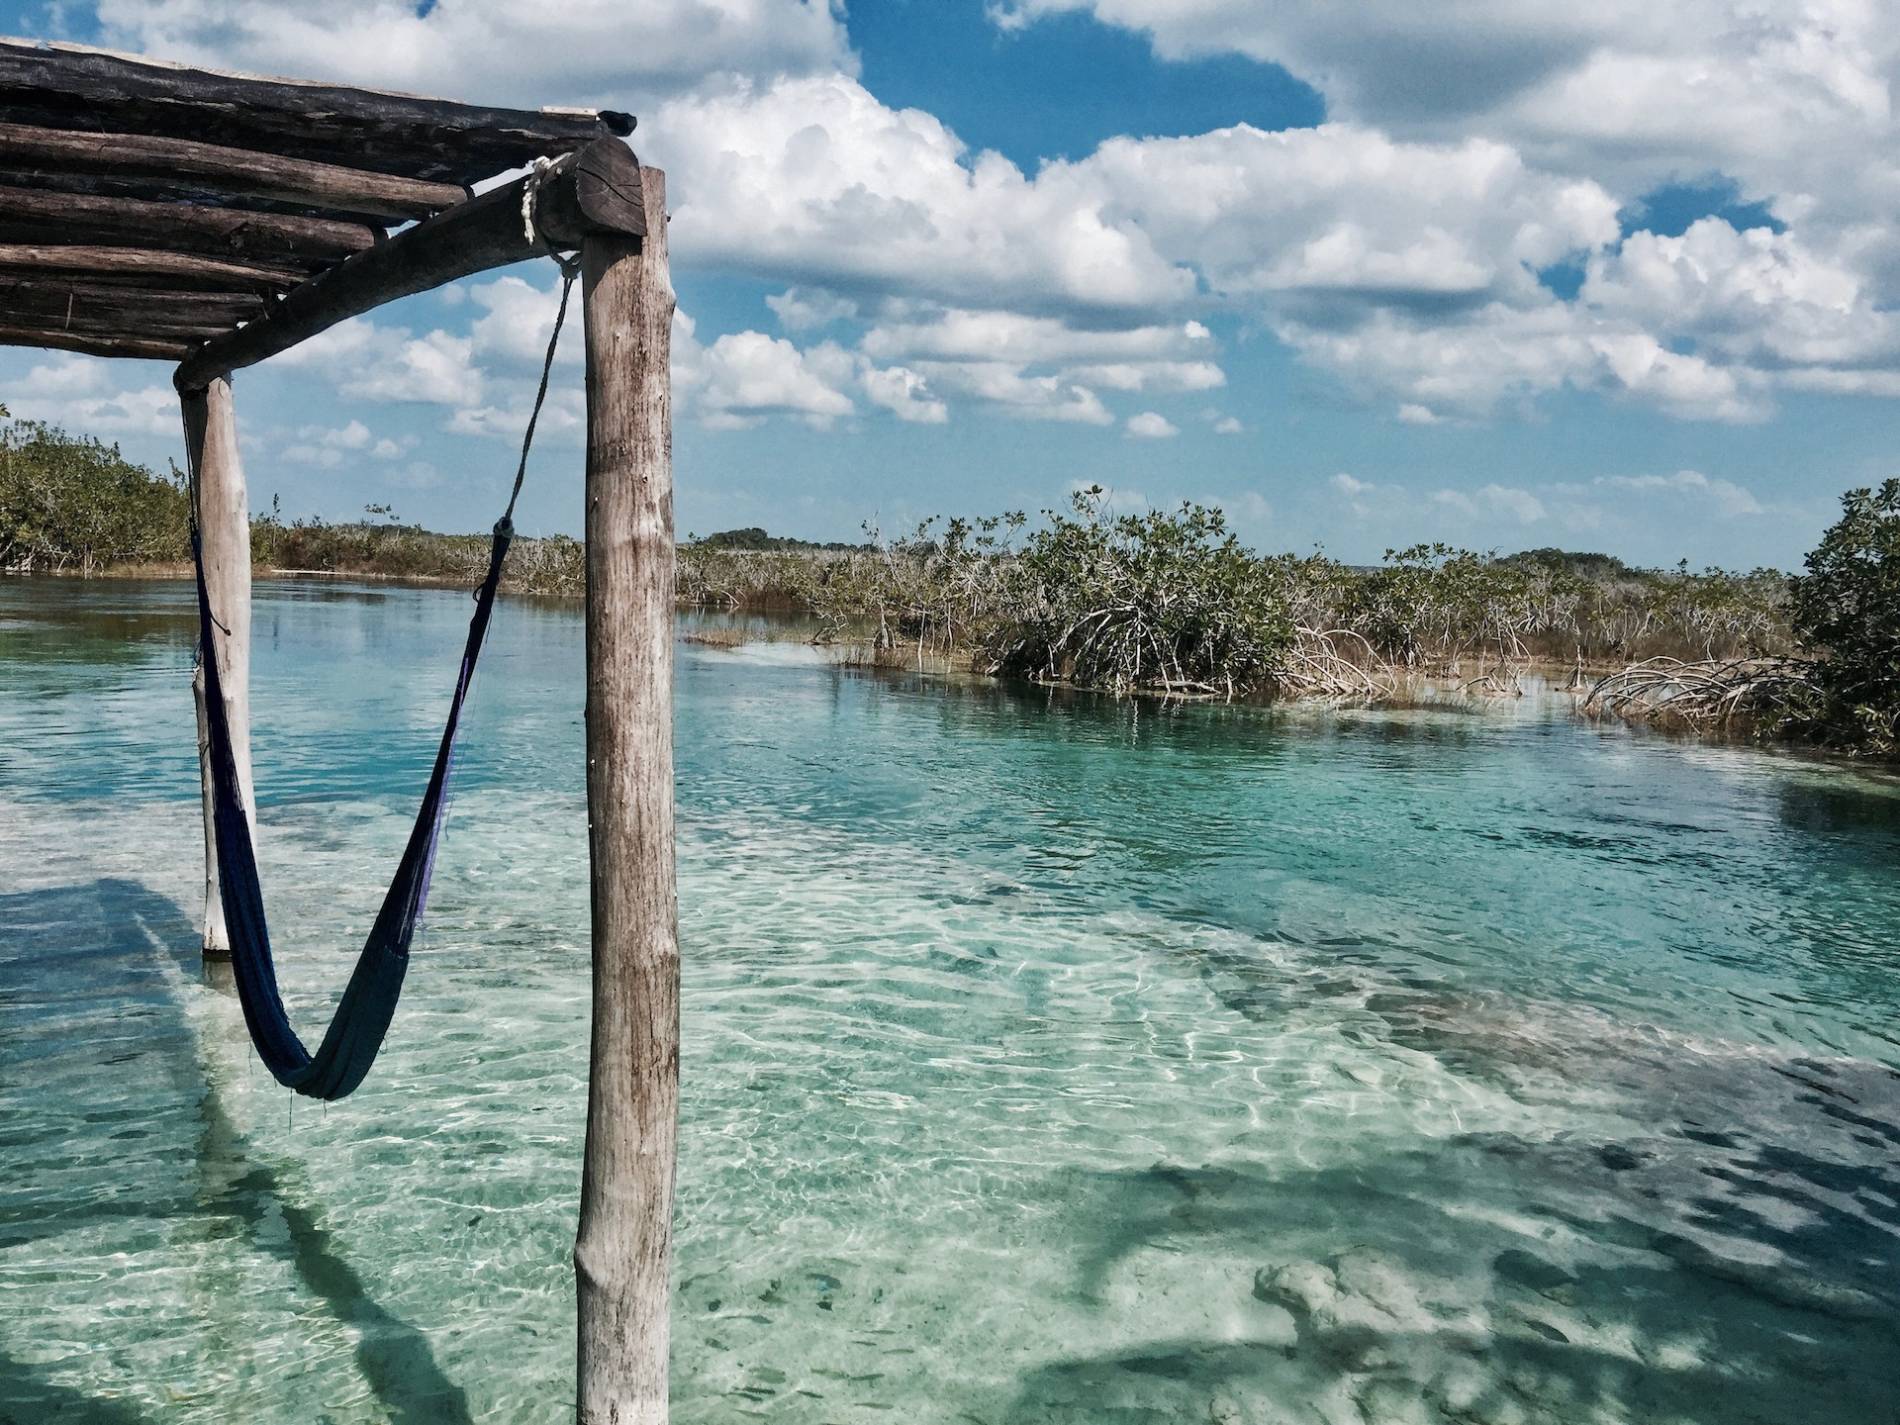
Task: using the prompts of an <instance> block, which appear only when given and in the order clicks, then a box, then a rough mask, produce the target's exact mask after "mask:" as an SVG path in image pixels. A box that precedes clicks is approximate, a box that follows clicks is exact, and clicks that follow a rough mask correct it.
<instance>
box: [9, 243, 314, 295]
mask: <svg viewBox="0 0 1900 1425" xmlns="http://www.w3.org/2000/svg"><path fill="white" fill-rule="evenodd" d="M6 273H11V274H13V275H14V276H31V277H49V276H55V275H57V276H64V277H69V278H74V279H77V280H82V281H83V280H88V279H89V280H92V281H96V282H103V283H107V284H113V283H118V284H123V285H126V286H134V287H177V288H184V289H195V290H198V291H230V290H232V289H237V290H241V291H254V292H281V291H284V290H285V289H287V288H291V287H295V286H296V285H297V284H298V283H300V282H302V281H303V280H304V277H305V273H304V272H303V271H301V270H300V269H298V268H294V267H283V266H278V265H275V264H269V265H267V264H264V263H256V262H229V261H226V260H225V259H224V258H220V257H192V256H188V255H185V254H181V253H175V252H166V251H162V250H150V249H146V248H138V247H98V246H93V245H91V244H84V243H73V244H67V245H60V244H52V243H0V274H6Z"/></svg>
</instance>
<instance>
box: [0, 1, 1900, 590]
mask: <svg viewBox="0 0 1900 1425" xmlns="http://www.w3.org/2000/svg"><path fill="white" fill-rule="evenodd" d="M629 11H637V12H638V13H636V14H629V13H628V12H629ZM708 13H713V14H716V15H717V16H718V17H719V23H718V24H717V25H715V26H712V27H710V28H709V27H707V26H706V25H705V23H704V17H705V16H706V15H707V14H708ZM0 22H4V23H3V24H0V28H5V29H6V30H8V31H10V32H13V33H21V34H35V35H44V36H49V37H63V38H72V39H77V40H83V41H87V42H96V43H106V44H110V45H113V46H115V47H119V48H127V49H138V50H143V51H146V52H149V53H152V54H155V55H162V56H166V57H174V58H183V59H188V60H198V61H205V62H216V63H221V64H225V65H228V66H231V67H236V68H243V69H250V70H257V71H263V72H278V73H297V74H302V75H307V76H311V77H322V78H336V79H340V80H350V81H356V82H362V83H368V84H382V85H386V86H388V87H395V88H403V89H409V90H419V91H424V92H438V93H445V94H449V95H451V96H455V97H463V98H469V99H483V100H493V101H496V102H517V103H535V102H549V103H577V102H601V103H608V102H611V103H612V104H614V105H615V106H616V107H625V108H631V109H633V110H635V111H636V112H638V113H639V114H640V115H641V125H640V129H639V132H638V134H637V135H636V146H637V147H638V148H639V150H640V152H641V155H642V157H643V158H644V159H646V160H647V161H649V162H656V163H659V164H661V165H663V166H664V167H666V168H667V170H668V173H669V183H670V191H671V196H672V203H673V208H674V213H675V220H674V224H673V229H672V243H673V257H674V270H675V282H676V287H677V289H678V293H679V298H680V309H681V313H682V319H681V322H680V324H679V326H678V327H677V328H676V333H675V338H676V339H675V347H676V350H675V375H676V389H677V392H678V405H677V416H676V437H675V467H676V468H675V474H676V482H677V488H678V516H679V526H680V529H681V532H682V533H685V532H687V531H697V532H701V533H704V532H708V531H711V530H713V529H719V528H725V527H730V526H735V525H747V524H761V525H765V526H767V527H768V528H771V529H773V530H775V531H781V532H785V533H792V534H800V535H805V536H809V537H814V538H836V537H847V536H853V535H855V534H856V532H857V530H858V528H859V526H860V524H861V523H863V522H865V521H871V522H873V523H876V524H879V525H881V526H882V527H883V528H885V529H887V530H888V529H893V528H896V527H898V526H900V525H903V524H905V523H907V522H909V521H911V520H914V519H916V518H919V517H921V516H923V515H925V514H930V513H936V512H945V513H963V514H971V513H983V512H990V511H995V510H1000V509H1004V508H1027V509H1030V510H1035V509H1038V508H1041V507H1044V506H1048V505H1052V504H1057V503H1060V502H1061V501H1062V500H1064V499H1065V497H1066V495H1067V492H1068V491H1069V490H1070V489H1071V488H1073V487H1074V486H1076V485H1077V484H1087V483H1101V484H1103V485H1106V486H1109V487H1110V488H1111V489H1113V490H1115V491H1116V492H1117V499H1118V500H1119V501H1120V503H1121V504H1122V505H1123V506H1124V507H1126V508H1138V507H1140V506H1141V505H1143V504H1147V505H1160V504H1168V503H1173V502H1175V501H1178V500H1181V499H1198V500H1203V501H1214V502H1218V503H1221V504H1222V505H1223V506H1225V507H1226V508H1227V509H1228V510H1229V513H1230V515H1231V516H1232V518H1233V521H1234V523H1235V524H1236V526H1237V527H1238V528H1239V529H1240V530H1241V532H1242V533H1243V535H1244V536H1245V537H1246V538H1248V539H1249V540H1250V541H1251V542H1253V543H1255V544H1256V545H1258V546H1260V547H1262V548H1268V549H1296V550H1304V549H1308V548H1311V547H1312V546H1314V545H1316V544H1318V545H1323V546H1324V547H1325V548H1327V549H1328V550H1330V551H1332V552H1334V553H1337V554H1340V555H1342V556H1344V557H1347V558H1352V559H1368V558H1375V557H1377V556H1378V554H1379V553H1380V552H1381V551H1382V550H1383V549H1385V548H1386V547H1388V546H1391V545H1395V544H1404V543H1410V542H1413V541H1416V540H1421V539H1444V540H1448V541H1451V542H1454V543H1459V544H1463V545H1467V546H1471V547H1477V548H1497V549H1503V550H1509V549H1516V548H1524V547H1530V546H1537V545H1551V544H1554V545H1561V546H1565V547H1570V548H1588V549H1602V550H1606V551H1608V552H1611V553H1615V554H1618V555H1621V556H1624V557H1626V558H1630V559H1633V560H1638V561H1642V562H1647V563H1673V562H1675V561H1676V560H1677V559H1679V558H1687V559H1689V560H1690V561H1691V562H1693V563H1696V564H1703V563H1722V564H1726V565H1741V566H1746V565H1755V564H1777V565H1782V566H1792V565H1795V564H1798V562H1799V559H1800V556H1801V554H1802V552H1803V551H1804V550H1805V549H1806V548H1807V547H1808V546H1809V545H1810V544H1811V543H1812V542H1813V540H1814V538H1815V536H1816V535H1817V534H1818V533H1819V531H1820V529H1821V528H1822V527H1823V526H1824V525H1825V524H1826V523H1827V521H1828V519H1829V517H1830V511H1831V510H1832V508H1833V506H1834V503H1835V500H1836V497H1837V496H1838V494H1839V492H1840V491H1841V490H1842V489H1844V488H1846V487H1848V486H1849V485H1856V484H1865V483H1868V482H1870V481H1874V480H1877V479H1880V478H1883V477H1884V476H1886V475H1889V474H1894V473H1900V458H1896V456H1895V453H1894V439H1893V437H1894V433H1895V430H1896V419H1895V418H1896V415H1900V406H1897V405H1896V401H1897V400H1900V318H1896V316H1895V314H1894V313H1895V303H1896V298H1897V297H1900V242H1896V238H1895V233H1894V230H1893V227H1892V222H1891V218H1890V214H1891V213H1892V212H1893V211H1894V210H1895V202H1896V200H1897V199H1900V168H1897V167H1896V160H1895V158H1894V157H1893V155H1894V154H1895V153H1896V152H1897V151H1900V149H1897V148H1896V145H1895V143H1894V140H1895V138H1896V137H1900V135H1896V133H1895V127H1896V126H1895V121H1894V117H1893V106H1892V103H1891V98H1892V88H1893V83H1894V80H1895V76H1896V74H1897V73H1900V59H1897V56H1900V18H1895V19H1889V18H1886V17H1885V16H1883V15H1882V14H1880V13H1879V12H1878V10H1877V9H1876V8H1873V7H1867V6H1864V5H1860V4H1858V3H1855V0H1804V3H1800V4H1796V3H1794V0H1787V3H1786V4H1778V3H1774V0H1770V3H1767V4H1766V5H1765V7H1764V6H1763V5H1757V4H1754V3H1751V4H1749V5H1747V6H1746V7H1744V6H1743V5H1741V4H1740V3H1739V0H1683V3H1682V4H1680V5H1679V6H1675V7H1656V6H1654V5H1653V4H1651V5H1639V4H1635V3H1633V0H1605V3H1604V4H1603V5H1601V6H1599V7H1594V8H1592V9H1591V10H1590V11H1588V12H1587V13H1583V12H1579V10H1578V7H1575V6H1574V5H1563V4H1558V3H1554V0H1470V3H1468V4H1466V5H1465V6H1464V7H1462V9H1461V11H1460V14H1459V16H1458V18H1457V22H1456V23H1455V24H1454V23H1453V22H1451V21H1449V20H1446V21H1440V20H1437V19H1434V18H1433V17H1432V15H1431V14H1428V13H1424V12H1421V11H1420V10H1419V7H1416V6H1414V5H1409V4H1405V3H1402V0H1366V3H1364V4H1362V5H1359V6H1355V7H1351V9H1350V13H1342V12H1341V9H1340V7H1337V6H1333V5H1327V4H1324V3H1321V0H1283V3H1275V4H1267V3H1263V0H1193V3H1191V4H1181V3H1163V0H1010V3H995V4H989V5H986V4H984V3H981V2H980V0H860V3H858V4H856V5H853V6H852V7H850V9H849V10H848V11H846V10H844V9H841V8H835V7H834V8H827V7H826V6H825V5H823V4H822V3H821V4H810V3H805V0H717V3H715V4H712V5H710V6H705V5H694V4H689V3H688V0H652V3H650V4H646V5H642V6H639V7H629V6H625V5H624V4H608V3H606V0H580V3H574V4H571V5H567V6H563V7H561V9H560V11H559V12H558V14H553V13H550V12H547V11H546V10H545V7H543V8H542V9H540V10H534V11H531V10H529V9H526V8H524V7H519V6H512V5H507V4H502V3H500V0H463V3H460V4H458V5H456V6H453V7H450V6H441V7H433V8H425V9H424V10H423V11H421V12H410V11H401V10H396V9H393V8H391V7H388V6H386V5H384V6H378V5H377V4H375V3H374V0H337V3H334V4H330V5H326V6H325V7H323V8H322V9H321V10H313V9H311V8H310V7H307V6H304V5H299V4H295V3H292V0H248V2H247V3H243V4H240V3H238V0H191V2H190V3H186V0H101V4H100V5H99V6H98V7H96V8H95V7H93V6H90V5H84V4H71V3H68V4H64V5H62V6H59V7H57V8H51V7H48V6H45V5H41V4H26V5H21V4H18V3H11V4H9V3H0ZM621 56H634V58H632V59H624V58H621ZM552 283H553V274H552V269H551V267H549V266H548V265H547V264H541V265H530V266H527V267H524V268H521V269H516V270H515V271H513V272H510V273H506V274H496V275H491V276H489V277H487V278H482V279H475V280H473V281H471V282H468V283H464V284H461V285H460V286H459V287H458V288H456V289H451V290H449V291H446V292H443V293H438V294H431V295H429V296H425V297H420V298H416V299H412V300H411V301H409V302H407V303H403V304H399V305H398V306H395V307H392V308H389V309H385V310H384V311H381V312H378V313H376V314H374V315H373V317H372V318H370V319H369V320H367V321H361V322H358V323H354V324H351V326H350V327H348V328H346V329H342V330H340V331H338V332H337V333H334V334H332V336H330V337H327V338H325V339H322V340H320V341H319V342H317V343H314V344H312V345H311V346H310V347H308V348H306V349H304V350H303V351H301V352H299V353H294V354H290V355H287V356H285V357H282V358H279V359H277V360H275V361H273V362H271V363H268V364H266V365H265V366H262V367H260V368H257V369H255V370H252V371H249V372H246V373H243V374H242V375H241V376H240V378H239V384H238V391H239V410H240V420H241V430H242V435H243V440H244V446H245V454H246V464H247V470H248V474H249V477H250V481H251V486H252V490H253V499H254V503H255V504H256V505H258V506H260V507H261V506H265V505H268V503H269V501H270V499H271V497H272V496H273V495H276V496H277V497H278V498H279V500H280V501H281V505H282V507H283V509H284V511H285V512H286V514H289V515H298V514H322V515H324V516H327V517H332V518H335V517H347V516H349V515H351V514H353V513H355V512H356V511H358V510H359V509H360V508H361V507H362V506H363V505H364V504H365V503H368V502H372V501H375V502H387V503H393V504H394V505H395V506H396V508H397V509H398V510H399V511H400V512H401V513H402V514H403V515H404V516H405V517H407V518H412V519H416V520H419V521H421V522H423V523H425V524H429V525H432V526H435V527H439V528H450V529H474V528H481V527H484V526H485V525H486V524H487V523H488V522H489V521H490V520H492V518H493V513H494V508H495V506H496V505H497V504H498V502H499V498H500V495H501V492H502V489H503V485H504V481H505V479H506V477H507V475H508V473H509V472H510V467H511V452H510V446H511V444H512V442H513V440H515V439H516V438H518V432H519V429H520V423H521V420H522V418H523V416H524V415H525V403H526V399H527V396H528V393H529V392H530V390H531V387H532V378H533V366H534V357H535V352H536V348H537V347H538V345H539V343H540V342H541V341H542V340H544V339H545V331H546V322H547V320H548V319H549V317H550V316H551V313H552V308H553V301H554V297H553V287H552ZM578 336H579V333H578V330H576V331H575V332H573V333H572V339H571V340H570V341H569V342H568V343H567V352H566V355H567V357H569V358H573V357H576V356H578V351H579V340H578ZM167 375H168V373H167V372H166V371H165V370H164V369H163V368H161V367H158V366H155V365H145V364H139V363H115V364H111V365H107V364H104V363H95V362H91V361H88V360H86V359H84V358H78V357H67V356H54V355H50V354H46V353H36V352H21V351H13V350H6V349H0V401H4V402H5V403H6V404H7V405H8V406H10V407H11V408H12V409H13V410H14V411H15V413H16V414H27V415H32V416H36V417H41V418H45V419H50V420H55V421H59V422H61V423H63V424H65V425H67V426H68V427H70V428H72V429H75V430H88V431H93V432H96V433H97V434H99V435H101V436H102V437H104V438H107V439H113V440H117V441H119V442H120V443H121V444H122V445H123V447H124V448H125V449H126V450H127V452H128V453H129V454H132V455H134V456H135V457H137V458H141V459H145V460H149V461H152V462H155V463H162V462H163V461H165V460H166V459H168V458H173V457H175V456H176V454H177V451H178V437H177V435H176V424H177V423H176V412H175V406H174V404H173V403H172V402H171V401H170V398H169V395H168V383H167ZM552 406H553V409H552V411H551V413H550V417H549V419H548V421H547V423H546V424H545V426H544V435H543V438H542V440H541V441H540V443H539V448H538V451H537V459H536V461H535V464H534V466H533V469H532V471H531V474H530V482H529V489H528V493H527V494H526V496H525V497H524V507H523V518H522V520H521V523H522V524H523V526H524V527H525V528H529V529H532V530H536V531H543V532H546V531H555V530H565V531H569V532H573V531H575V530H577V529H578V527H579V523H580V503H579V488H580V448H579V444H578V436H579V421H578V416H579V411H580V390H579V381H578V367H577V365H576V364H575V363H574V362H573V361H572V360H571V359H570V360H565V361H564V362H563V364H562V367H561V369H560V374H559V377H558V378H557V385H556V390H555V393H554V397H553V400H552Z"/></svg>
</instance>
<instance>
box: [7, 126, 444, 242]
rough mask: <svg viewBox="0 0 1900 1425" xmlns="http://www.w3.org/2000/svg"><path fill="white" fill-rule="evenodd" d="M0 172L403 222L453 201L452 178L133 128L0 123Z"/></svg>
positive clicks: (150, 194) (51, 182) (139, 193)
mask: <svg viewBox="0 0 1900 1425" xmlns="http://www.w3.org/2000/svg"><path fill="white" fill-rule="evenodd" d="M0 172H5V173H9V174H15V175H19V176H18V178H16V180H15V181H16V182H32V183H46V184H47V186H55V185H57V186H61V187H66V186H68V184H67V183H66V182H64V181H62V180H67V179H72V178H77V179H79V180H81V182H80V183H79V184H77V185H72V186H78V187H79V188H80V190H81V191H85V188H86V186H88V185H87V184H86V182H85V180H95V181H96V182H97V184H98V185H99V186H100V187H101V188H102V189H103V190H104V191H105V192H107V193H110V194H124V195H126V196H130V197H147V198H157V199H173V198H194V199H195V198H200V197H206V196H210V195H228V196H229V197H231V198H235V199H266V200H269V201H272V202H278V203H286V204H290V205H292V206H294V207H302V208H309V209H311V210H313V211H315V212H318V213H321V214H325V215H330V216H337V215H341V216H344V217H350V216H357V217H368V218H386V219H394V220H397V221H404V222H406V221H409V220H412V219H415V218H426V217H428V216H429V215H430V214H431V213H437V212H440V211H441V210H442V209H444V208H450V207H453V206H455V204H457V203H460V202H461V201H462V200H463V199H465V198H466V197H467V196H468V190H467V189H466V188H463V187H461V186H459V185H456V184H451V183H435V182H428V181H425V180H422V179H416V178H405V177H401V176H398V175H393V174H388V173H374V172H371V171H369V170H367V169H362V168H351V167H346V166H344V165H341V164H336V163H320V162H314V161H312V160H309V159H302V158H288V157H285V156H283V155H281V154H274V153H258V152H254V151H252V150H249V149H241V148H230V147H227V146H225V145H221V144H211V143H200V142H197V141H194V140H192V139H181V138H164V137H155V136H153V135H151V134H131V133H75V132H72V131H70V130H65V129H56V128H47V127H44V126H41V125H36V124H11V123H0Z"/></svg>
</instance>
